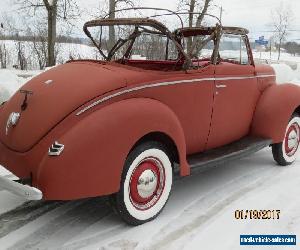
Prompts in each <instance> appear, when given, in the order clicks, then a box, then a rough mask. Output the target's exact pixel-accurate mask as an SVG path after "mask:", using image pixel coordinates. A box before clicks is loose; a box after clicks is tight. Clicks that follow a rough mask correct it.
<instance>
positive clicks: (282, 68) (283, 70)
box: [271, 64, 300, 83]
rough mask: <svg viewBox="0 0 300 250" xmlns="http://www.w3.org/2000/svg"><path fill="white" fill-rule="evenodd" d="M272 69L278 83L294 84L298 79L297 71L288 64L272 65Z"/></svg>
mask: <svg viewBox="0 0 300 250" xmlns="http://www.w3.org/2000/svg"><path fill="white" fill-rule="evenodd" d="M271 67H272V68H273V69H274V71H275V74H276V82H277V83H288V82H292V81H293V80H294V79H295V77H296V75H295V71H293V70H292V69H291V67H289V66H288V65H286V64H271ZM299 76H300V75H299Z"/></svg>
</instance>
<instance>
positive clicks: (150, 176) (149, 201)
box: [129, 159, 165, 210]
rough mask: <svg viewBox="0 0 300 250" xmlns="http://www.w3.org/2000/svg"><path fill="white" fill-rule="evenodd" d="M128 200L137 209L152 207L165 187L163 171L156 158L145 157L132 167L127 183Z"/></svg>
mask: <svg viewBox="0 0 300 250" xmlns="http://www.w3.org/2000/svg"><path fill="white" fill-rule="evenodd" d="M129 185H130V186H129V191H130V192H129V193H130V200H131V203H132V204H133V206H134V207H135V208H137V209H139V210H147V209H149V208H151V207H153V206H154V205H155V204H156V203H157V202H158V200H159V198H160V196H161V194H162V192H163V190H164V187H165V171H164V168H163V166H162V164H161V163H160V162H159V161H158V160H156V159H146V160H144V161H142V162H141V163H139V165H138V166H137V167H136V168H135V169H134V171H133V173H132V175H131V179H130V184H129Z"/></svg>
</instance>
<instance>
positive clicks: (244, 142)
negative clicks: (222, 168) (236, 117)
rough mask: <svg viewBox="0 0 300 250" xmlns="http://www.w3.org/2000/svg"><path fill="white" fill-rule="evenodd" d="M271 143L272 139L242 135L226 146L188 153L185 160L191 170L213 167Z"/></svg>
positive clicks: (249, 153) (239, 157)
mask: <svg viewBox="0 0 300 250" xmlns="http://www.w3.org/2000/svg"><path fill="white" fill-rule="evenodd" d="M271 144H272V140H270V139H264V138H257V137H244V138H243V139H241V140H239V141H236V142H234V143H231V144H228V145H226V146H223V147H220V148H216V149H211V150H208V151H206V152H203V153H197V154H193V155H189V156H188V157H187V161H188V163H189V165H190V167H191V174H192V173H193V172H196V171H199V170H201V171H202V170H203V169H206V168H210V167H215V166H218V165H221V164H224V163H228V162H231V161H233V160H238V159H241V158H243V157H246V156H248V155H251V154H253V153H255V152H257V151H259V150H261V149H263V148H265V147H268V146H269V145H271Z"/></svg>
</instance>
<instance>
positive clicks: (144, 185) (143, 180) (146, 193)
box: [137, 169, 157, 198]
mask: <svg viewBox="0 0 300 250" xmlns="http://www.w3.org/2000/svg"><path fill="white" fill-rule="evenodd" d="M156 186H157V176H156V174H154V173H153V172H152V170H149V169H147V170H145V171H144V172H143V173H142V174H141V176H140V177H139V180H138V185H137V190H138V193H139V195H140V196H141V197H142V198H148V197H150V196H152V195H153V193H154V191H155V190H156Z"/></svg>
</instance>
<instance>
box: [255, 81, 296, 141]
mask: <svg viewBox="0 0 300 250" xmlns="http://www.w3.org/2000/svg"><path fill="white" fill-rule="evenodd" d="M299 105H300V87H298V86H297V85H294V84H281V85H272V86H271V87H269V88H267V89H266V90H265V91H264V93H263V94H262V96H261V97H260V100H259V101H258V104H257V107H256V111H255V114H254V118H253V122H252V128H251V133H252V135H254V136H260V137H264V138H270V139H272V141H273V143H280V142H282V141H283V139H284V135H285V131H286V127H287V125H288V122H289V120H290V118H291V116H292V114H293V113H294V112H295V110H296V109H297V108H298V107H299Z"/></svg>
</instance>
